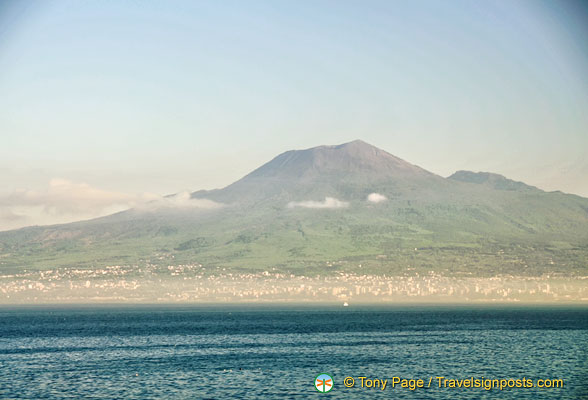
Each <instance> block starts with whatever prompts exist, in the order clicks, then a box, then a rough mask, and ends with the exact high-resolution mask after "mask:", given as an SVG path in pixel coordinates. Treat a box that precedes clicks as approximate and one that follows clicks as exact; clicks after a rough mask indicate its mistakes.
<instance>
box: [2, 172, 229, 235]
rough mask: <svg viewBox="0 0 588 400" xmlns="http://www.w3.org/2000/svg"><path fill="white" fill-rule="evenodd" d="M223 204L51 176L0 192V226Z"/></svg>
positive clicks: (9, 226) (21, 225) (42, 223)
mask: <svg viewBox="0 0 588 400" xmlns="http://www.w3.org/2000/svg"><path fill="white" fill-rule="evenodd" d="M222 206H223V205H222V204H220V203H215V202H214V201H211V200H205V199H191V198H190V193H189V192H182V193H179V194H177V195H174V196H166V197H162V196H159V195H156V194H152V193H142V194H129V193H120V192H112V191H107V190H102V189H98V188H95V187H93V186H91V185H88V184H86V183H76V182H72V181H68V180H65V179H52V180H51V181H50V182H49V185H48V186H47V187H46V188H44V189H42V190H29V189H19V190H15V191H13V192H11V193H8V194H5V195H0V230H7V229H16V228H20V227H23V226H29V225H48V224H59V223H67V222H73V221H79V220H83V219H90V218H96V217H101V216H104V215H108V214H112V213H115V212H119V211H123V210H126V209H129V208H137V209H139V210H144V211H154V210H157V209H161V208H166V209H169V208H202V209H214V208H220V207H222Z"/></svg>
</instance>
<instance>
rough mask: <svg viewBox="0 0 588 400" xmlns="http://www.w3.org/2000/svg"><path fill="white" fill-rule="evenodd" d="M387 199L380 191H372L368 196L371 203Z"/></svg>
mask: <svg viewBox="0 0 588 400" xmlns="http://www.w3.org/2000/svg"><path fill="white" fill-rule="evenodd" d="M386 200H388V198H387V197H386V196H384V195H383V194H380V193H370V194H369V195H368V197H367V201H369V202H370V203H383V202H384V201H386Z"/></svg>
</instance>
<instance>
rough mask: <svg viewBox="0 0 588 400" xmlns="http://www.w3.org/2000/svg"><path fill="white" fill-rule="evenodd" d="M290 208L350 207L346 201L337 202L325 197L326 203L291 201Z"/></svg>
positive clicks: (334, 199) (332, 198)
mask: <svg viewBox="0 0 588 400" xmlns="http://www.w3.org/2000/svg"><path fill="white" fill-rule="evenodd" d="M288 207H289V208H293V207H303V208H345V207H349V203H348V202H346V201H341V200H337V199H336V198H334V197H325V200H324V201H312V200H307V201H291V202H290V203H288Z"/></svg>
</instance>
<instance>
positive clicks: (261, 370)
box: [0, 304, 588, 400]
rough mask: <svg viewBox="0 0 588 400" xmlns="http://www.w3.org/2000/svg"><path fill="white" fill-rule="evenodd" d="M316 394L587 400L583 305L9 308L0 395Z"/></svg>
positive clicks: (4, 315) (1, 340)
mask: <svg viewBox="0 0 588 400" xmlns="http://www.w3.org/2000/svg"><path fill="white" fill-rule="evenodd" d="M325 374H326V375H327V378H325V377H324V375H325ZM321 375H322V376H323V377H322V378H320V379H319V380H318V382H317V377H320V376H321ZM328 378H330V379H328ZM350 378H351V379H350ZM440 378H442V379H440ZM523 379H525V381H524V383H525V385H528V384H529V382H531V383H532V385H533V386H532V387H517V386H516V385H517V382H518V385H522V382H523ZM540 380H541V382H542V385H543V386H546V385H549V386H551V387H547V388H546V387H542V388H539V387H537V386H538V384H539V381H540ZM325 381H326V382H325ZM384 381H386V386H383V385H384V383H383V382H384ZM501 381H502V383H503V386H504V387H502V388H501V387H500V382H501ZM466 382H469V384H468V383H466ZM474 382H478V383H479V384H481V385H482V387H472V386H474ZM488 382H490V383H488ZM493 382H494V383H493ZM328 383H330V385H328V386H327V384H328ZM509 384H510V385H513V387H508V385H509ZM321 385H322V386H321ZM411 385H412V387H411ZM484 385H487V386H488V387H485V386H484ZM309 398H311V399H319V398H331V399H366V398H400V399H588V307H586V306H510V305H509V306H505V305H501V306H498V305H496V306H494V305H492V306H490V305H477V306H471V305H418V306H416V305H386V306H383V305H378V306H376V305H362V306H355V305H353V304H352V305H349V306H348V307H343V305H320V304H302V305H292V304H289V305H280V304H276V305H218V304H215V305H202V306H187V305H186V306H153V305H141V306H136V305H134V306H130V305H108V306H27V307H25V306H20V307H16V306H14V307H8V306H4V307H2V308H0V399H35V400H37V399H141V400H147V399H309Z"/></svg>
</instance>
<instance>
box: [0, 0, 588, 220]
mask: <svg viewBox="0 0 588 400" xmlns="http://www.w3.org/2000/svg"><path fill="white" fill-rule="evenodd" d="M354 139H363V140H364V141H367V142H369V143H371V144H373V145H376V146H378V147H380V148H382V149H384V150H387V151H389V152H390V153H392V154H394V155H396V156H398V157H401V158H403V159H405V160H407V161H409V162H412V163H414V164H417V165H420V166H421V167H424V168H426V169H428V170H430V171H432V172H435V173H437V174H440V175H443V176H447V175H450V174H451V173H453V172H454V171H456V170H458V169H469V170H474V171H480V170H482V171H492V172H498V173H501V174H504V175H506V176H508V177H510V178H513V179H517V180H522V181H524V182H526V183H529V184H532V185H536V186H539V187H540V188H543V189H546V190H557V189H559V190H562V191H565V192H570V193H576V194H580V195H583V196H587V197H588V7H587V6H586V5H585V4H583V3H582V2H581V1H565V0H564V1H539V0H534V1H526V0H517V1H502V0H500V1H487V0H484V1H473V0H468V1H441V0H439V1H391V0H388V1H359V0H358V1H341V0H338V1H319V0H316V1H300V0H296V1H294V0H292V1H249V0H247V1H243V0H240V1H234V2H233V1H207V2H197V1H186V2H179V1H163V0H160V1H152V2H149V1H121V2H117V1H39V2H31V1H2V0H0V229H8V228H13V227H17V226H24V225H27V224H32V223H53V222H62V221H71V220H76V219H79V218H89V217H93V216H96V215H103V214H105V213H108V212H112V211H113V210H118V209H122V208H125V207H128V206H130V205H135V204H138V203H141V202H142V201H144V200H145V199H153V198H154V196H157V195H162V194H167V193H175V192H181V191H183V190H197V189H202V188H213V187H222V186H225V185H227V184H229V183H231V182H233V181H235V180H237V179H239V178H240V177H242V176H243V175H245V174H246V173H248V172H250V171H251V170H252V169H254V168H256V167H258V166H259V165H261V164H262V163H264V162H266V161H268V160H269V159H271V158H273V157H274V156H276V155H277V154H279V153H281V152H283V151H286V150H290V149H297V148H298V149H299V148H307V147H313V146H316V145H320V144H339V143H343V142H348V141H351V140H354ZM96 199H98V200H96Z"/></svg>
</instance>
